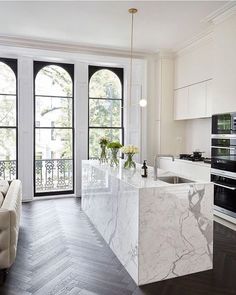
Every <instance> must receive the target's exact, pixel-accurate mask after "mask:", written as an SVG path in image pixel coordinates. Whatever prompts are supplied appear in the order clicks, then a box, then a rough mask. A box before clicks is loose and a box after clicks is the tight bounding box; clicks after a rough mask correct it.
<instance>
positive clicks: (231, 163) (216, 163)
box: [211, 151, 236, 173]
mask: <svg viewBox="0 0 236 295" xmlns="http://www.w3.org/2000/svg"><path fill="white" fill-rule="evenodd" d="M212 152H213V153H214V152H215V151H212ZM218 152H219V151H218ZM211 168H214V169H219V170H224V171H228V172H233V173H236V156H215V157H214V156H212V158H211Z"/></svg>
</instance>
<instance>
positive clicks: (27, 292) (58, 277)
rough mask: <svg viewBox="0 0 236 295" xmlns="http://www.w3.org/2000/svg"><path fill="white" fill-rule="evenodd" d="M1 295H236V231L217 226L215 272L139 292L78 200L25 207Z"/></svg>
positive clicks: (29, 204) (215, 235) (164, 282)
mask: <svg viewBox="0 0 236 295" xmlns="http://www.w3.org/2000/svg"><path fill="white" fill-rule="evenodd" d="M0 294H1V295H5V294H8V295H31V294H35V295H48V294H51V295H67V294H68V295H95V294H98V295H131V294H132V295H228V294H236V232H234V231H232V230H230V229H228V228H226V227H224V226H222V225H220V224H218V223H215V226H214V270H212V271H206V272H202V273H198V274H194V275H189V276H186V277H182V278H176V279H172V280H167V281H163V282H160V283H155V284H151V285H146V286H143V287H141V288H138V287H137V286H136V285H135V283H134V282H133V281H132V279H131V278H130V276H129V275H128V273H127V272H126V271H125V270H124V268H123V267H122V265H121V264H120V263H119V261H118V260H117V259H116V257H115V256H114V254H113V253H112V251H111V250H110V249H109V247H108V246H107V245H106V243H105V242H104V241H103V239H102V238H101V237H100V235H99V234H98V233H97V231H96V230H95V229H94V228H93V226H92V225H91V223H90V222H89V220H88V218H87V217H86V215H85V214H84V213H83V212H82V211H81V209H80V200H79V199H55V200H42V201H36V202H32V203H28V204H24V205H23V217H22V226H21V231H20V236H19V245H18V253H17V259H16V262H15V263H14V265H13V267H12V268H11V270H10V273H9V275H8V278H7V281H6V283H5V285H4V286H3V287H0Z"/></svg>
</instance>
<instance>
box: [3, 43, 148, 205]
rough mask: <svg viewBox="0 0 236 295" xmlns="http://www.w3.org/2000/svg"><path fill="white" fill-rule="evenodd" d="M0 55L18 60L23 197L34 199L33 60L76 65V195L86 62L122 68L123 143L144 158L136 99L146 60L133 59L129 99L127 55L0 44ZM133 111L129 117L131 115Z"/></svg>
mask: <svg viewBox="0 0 236 295" xmlns="http://www.w3.org/2000/svg"><path fill="white" fill-rule="evenodd" d="M0 56H1V57H8V58H16V59H18V81H19V110H18V111H19V152H18V159H19V161H18V172H19V176H18V177H19V179H21V180H22V183H23V200H24V201H29V200H32V199H33V197H34V196H33V100H34V98H33V61H34V60H41V61H53V62H65V63H73V64H74V66H75V195H76V196H78V195H80V178H81V177H80V176H81V174H80V173H81V160H82V159H87V150H88V147H87V143H88V140H87V136H88V109H87V108H88V65H89V64H93V65H104V66H114V67H123V68H124V80H125V81H124V115H125V120H124V121H125V122H124V124H125V126H124V127H125V144H128V143H132V144H135V145H137V146H139V148H140V152H141V153H140V154H139V155H138V157H137V160H138V161H140V160H142V159H143V158H146V157H147V155H146V136H145V135H146V122H145V120H146V109H143V110H142V113H141V110H140V107H139V104H138V102H139V99H140V98H141V96H144V97H146V93H145V90H146V85H145V78H146V77H145V73H146V72H145V67H146V65H145V60H143V59H135V60H134V64H133V71H134V73H135V75H134V79H133V83H132V85H131V87H132V89H133V95H132V101H131V102H130V101H129V99H128V95H127V92H128V91H127V90H128V86H129V85H128V83H127V78H128V77H129V62H130V61H129V58H124V57H114V56H102V55H86V54H79V53H69V52H58V51H48V50H42V49H40V50H38V49H27V48H17V47H8V46H0ZM131 114H132V116H131Z"/></svg>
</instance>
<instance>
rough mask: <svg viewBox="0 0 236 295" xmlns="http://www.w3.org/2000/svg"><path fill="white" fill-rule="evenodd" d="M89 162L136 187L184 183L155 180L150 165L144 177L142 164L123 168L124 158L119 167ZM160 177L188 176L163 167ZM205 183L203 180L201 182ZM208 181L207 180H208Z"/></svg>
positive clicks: (159, 173)
mask: <svg viewBox="0 0 236 295" xmlns="http://www.w3.org/2000/svg"><path fill="white" fill-rule="evenodd" d="M86 162H87V163H88V164H89V165H91V166H92V167H94V168H96V169H99V170H101V171H103V172H104V173H107V174H109V175H111V176H112V177H116V178H117V179H119V180H121V181H123V182H125V183H127V184H129V185H132V186H134V187H136V188H155V187H165V186H171V187H172V186H173V185H177V186H180V185H183V183H177V184H170V183H167V182H164V181H161V180H159V179H158V180H154V179H153V167H150V166H148V177H147V178H143V177H142V176H141V173H142V171H141V166H142V165H141V164H138V163H136V169H135V170H132V169H131V170H127V169H124V168H123V163H124V160H120V164H119V166H118V167H110V165H109V164H102V165H101V164H100V163H99V161H98V160H84V161H83V163H86ZM157 175H158V177H163V176H179V177H183V178H186V176H183V175H181V174H176V173H174V172H169V171H165V170H163V169H159V168H158V173H157ZM188 179H189V180H192V181H193V182H196V183H199V181H198V180H194V179H191V178H190V177H188ZM200 183H203V182H200ZM206 183H207V182H206Z"/></svg>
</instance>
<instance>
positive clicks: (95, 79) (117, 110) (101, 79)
mask: <svg viewBox="0 0 236 295" xmlns="http://www.w3.org/2000/svg"><path fill="white" fill-rule="evenodd" d="M103 136H105V137H107V138H108V139H109V140H111V141H119V142H121V143H123V137H124V128H123V69H121V68H107V67H106V68H104V67H96V66H90V67H89V151H88V154H89V158H98V157H99V150H100V146H99V139H100V138H101V137H103Z"/></svg>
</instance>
